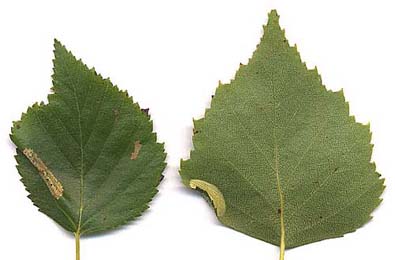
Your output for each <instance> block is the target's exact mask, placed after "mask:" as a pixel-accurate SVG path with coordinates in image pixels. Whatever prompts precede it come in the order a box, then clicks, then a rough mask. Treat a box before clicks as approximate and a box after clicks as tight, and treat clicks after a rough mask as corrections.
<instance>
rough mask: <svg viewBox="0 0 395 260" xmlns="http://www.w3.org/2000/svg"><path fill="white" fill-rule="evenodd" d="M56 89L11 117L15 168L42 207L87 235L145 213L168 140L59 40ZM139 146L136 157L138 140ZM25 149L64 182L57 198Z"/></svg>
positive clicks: (143, 115) (57, 44)
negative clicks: (16, 117) (18, 117)
mask: <svg viewBox="0 0 395 260" xmlns="http://www.w3.org/2000/svg"><path fill="white" fill-rule="evenodd" d="M54 46H55V50H54V54H55V59H54V74H53V88H52V90H53V92H54V93H52V94H50V95H49V96H48V101H49V103H48V104H44V103H41V104H35V105H33V107H31V108H29V109H28V111H27V112H26V113H25V114H23V116H22V119H21V120H20V121H18V122H15V123H14V127H13V129H12V134H11V139H12V140H13V142H14V143H15V144H16V146H17V151H18V154H17V156H16V159H17V162H18V170H19V173H20V174H21V176H22V181H23V183H24V184H25V186H26V188H27V190H28V192H29V193H30V195H29V196H30V198H31V199H32V200H33V203H34V204H35V205H36V206H38V207H39V209H40V211H42V212H44V213H45V214H46V215H48V216H49V217H51V218H52V219H54V220H55V221H56V222H57V223H59V224H60V225H61V226H62V227H64V228H65V229H66V230H68V231H71V232H74V233H78V234H83V235H84V234H89V233H96V232H101V231H106V230H109V229H113V228H115V227H117V226H120V225H123V224H125V223H127V222H129V221H131V220H132V219H134V218H136V217H138V216H140V215H141V214H142V212H143V211H144V210H146V209H147V208H148V205H147V204H148V203H149V202H150V201H151V199H152V198H153V196H154V195H155V194H156V193H157V188H156V187H157V185H158V184H159V182H160V180H161V176H162V175H161V173H162V171H163V170H164V167H165V163H164V159H165V153H164V147H163V144H158V143H157V142H156V135H155V134H154V133H153V132H152V130H153V129H152V128H153V127H152V121H150V119H149V116H148V115H146V114H144V113H143V112H142V111H141V110H140V108H139V106H138V105H137V104H136V103H134V102H133V100H132V98H130V97H129V96H128V94H127V93H126V92H122V91H119V90H118V88H117V87H116V86H113V85H112V83H111V82H110V81H109V80H108V79H103V78H102V77H101V76H100V75H98V74H97V73H96V72H95V71H94V69H89V68H88V67H86V65H85V64H83V63H82V61H81V60H77V59H76V58H75V57H74V56H73V55H72V54H71V52H69V51H68V50H67V49H66V48H65V47H64V46H63V45H62V44H61V43H60V42H59V41H56V40H55V44H54ZM137 141H138V142H139V144H140V149H139V152H138V154H137V155H136V156H135V158H134V160H131V154H132V153H133V152H134V150H133V149H134V145H135V142H137ZM23 149H32V150H33V151H35V153H36V154H37V156H38V157H39V158H40V160H41V161H42V162H43V163H44V164H45V165H46V167H47V169H50V171H51V172H52V173H53V175H54V176H55V177H56V179H58V180H59V182H60V183H61V184H62V186H63V187H64V192H63V194H62V196H60V197H59V198H58V199H56V198H54V197H53V195H52V194H51V192H50V189H48V187H46V186H45V180H44V179H43V178H42V176H41V177H40V174H39V173H40V171H38V169H37V167H34V165H32V163H31V162H29V160H27V158H26V156H25V155H23V154H22V153H21V151H22V150H23Z"/></svg>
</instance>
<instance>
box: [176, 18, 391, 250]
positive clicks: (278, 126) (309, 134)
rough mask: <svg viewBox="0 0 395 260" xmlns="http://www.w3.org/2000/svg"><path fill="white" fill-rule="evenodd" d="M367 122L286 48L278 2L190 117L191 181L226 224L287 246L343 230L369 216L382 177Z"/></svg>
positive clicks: (184, 167) (185, 171)
mask: <svg viewBox="0 0 395 260" xmlns="http://www.w3.org/2000/svg"><path fill="white" fill-rule="evenodd" d="M370 141H371V133H370V130H369V126H366V125H362V124H360V123H357V122H355V119H354V117H351V116H350V115H349V107H348V103H347V102H345V100H344V96H343V92H342V91H339V92H332V91H330V90H326V88H325V87H324V86H323V85H322V82H321V78H320V76H319V75H318V72H317V70H316V69H314V70H308V69H307V68H306V66H305V64H304V63H302V61H301V59H300V56H299V53H298V52H297V49H296V47H290V46H289V44H288V41H287V40H286V38H285V35H284V31H283V30H282V29H281V28H280V26H279V17H278V15H277V13H276V11H272V12H271V13H270V14H269V21H268V24H267V25H266V26H265V27H264V35H263V37H262V39H261V43H260V44H259V45H258V46H257V49H256V51H255V52H254V54H253V56H252V58H251V59H250V60H249V62H248V65H241V66H240V69H239V71H238V72H237V73H236V76H235V78H234V80H232V81H231V83H230V84H221V83H220V86H219V87H218V88H217V90H216V93H215V96H214V97H213V99H212V102H211V108H210V109H208V110H207V111H206V114H205V117H204V118H203V119H200V120H197V121H195V122H194V136H193V145H194V149H193V151H192V152H191V155H190V159H189V160H187V161H183V162H182V164H181V171H180V174H181V176H182V179H183V182H184V183H185V185H187V186H190V187H191V188H197V189H199V190H202V191H204V194H205V195H208V197H209V198H210V199H211V201H212V204H213V206H214V208H216V209H217V211H216V212H217V216H218V218H219V220H220V221H221V222H222V223H223V224H224V225H226V226H229V227H231V228H233V229H235V230H238V231H240V232H243V233H245V234H248V235H250V236H252V237H256V238H258V239H261V240H264V241H267V242H269V243H272V244H274V245H282V246H284V244H285V246H286V247H287V248H292V247H297V246H301V245H304V244H308V243H312V242H316V241H320V240H323V239H328V238H335V237H340V236H343V235H344V234H345V233H348V232H353V231H354V230H356V229H357V228H359V227H361V226H362V225H363V224H365V223H366V222H368V221H369V220H370V218H371V216H370V214H371V212H372V211H373V210H374V209H375V208H376V207H377V206H378V205H379V203H380V201H381V199H380V195H381V194H382V192H383V189H384V186H383V179H380V175H379V174H378V173H376V170H375V165H374V164H373V163H371V153H372V144H371V143H370Z"/></svg>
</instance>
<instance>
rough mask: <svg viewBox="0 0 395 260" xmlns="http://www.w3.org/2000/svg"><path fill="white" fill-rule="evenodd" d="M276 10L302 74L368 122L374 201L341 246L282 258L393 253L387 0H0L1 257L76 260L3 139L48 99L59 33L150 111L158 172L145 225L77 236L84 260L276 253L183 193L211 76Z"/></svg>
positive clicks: (243, 49) (394, 133)
mask: <svg viewBox="0 0 395 260" xmlns="http://www.w3.org/2000/svg"><path fill="white" fill-rule="evenodd" d="M272 8H276V9H277V10H278V12H279V14H280V16H281V18H280V23H281V25H282V27H283V28H285V29H286V35H287V37H288V39H289V40H290V42H291V43H292V44H294V43H297V45H298V49H299V51H300V52H301V56H302V59H303V60H304V61H306V63H307V65H308V67H314V66H315V65H316V66H317V67H318V70H319V72H320V73H321V75H322V78H323V82H324V84H325V85H326V86H327V87H328V88H329V89H334V90H338V89H340V88H344V92H345V96H346V99H347V100H348V101H350V106H351V113H352V114H354V115H356V118H357V120H358V121H360V122H363V123H368V122H370V123H371V129H372V132H373V142H374V144H375V147H374V154H373V160H374V161H375V162H376V164H377V169H378V171H379V172H380V173H382V174H383V175H384V177H385V178H386V179H387V180H386V185H387V189H386V191H385V193H384V195H383V197H384V202H383V204H382V205H381V206H380V208H379V209H378V210H376V211H375V212H374V218H373V220H372V221H371V222H370V223H369V224H367V225H366V226H365V227H364V228H362V229H359V230H358V231H357V232H355V233H352V234H348V235H346V236H345V237H344V238H339V239H332V240H326V241H323V242H319V243H314V244H310V245H306V246H303V247H300V248H296V249H293V250H288V251H287V252H286V259H287V260H309V259H311V260H313V259H320V260H325V259H328V260H329V259H331V260H333V259H358V260H364V259H369V260H371V259H386V260H388V259H389V260H391V259H395V252H394V250H393V246H394V239H393V235H394V232H395V177H394V172H395V164H394V161H395V153H394V147H395V124H394V122H395V116H394V112H395V102H394V99H395V92H394V89H395V77H394V75H395V29H394V28H395V15H394V13H395V4H393V1H392V0H388V1H384V0H375V1H363V0H355V1H354V0H346V1H345V0H331V1H317V0H313V1H307V0H298V1H295V0H289V1H280V0H273V1H270V0H266V1H248V0H240V1H231V0H195V1H191V0H157V1H153V0H144V1H132V0H129V1H114V0H113V1H99V0H95V1H81V0H79V1H71V0H68V1H62V2H61V1H55V0H48V1H39V0H34V1H32V0H26V1H18V0H12V1H1V0H0V89H1V92H0V120H1V121H0V167H1V173H0V208H1V209H0V231H1V233H0V239H1V242H0V248H1V249H0V259H41V260H45V259H57V260H62V259H67V260H70V259H74V240H73V237H72V235H70V234H68V233H66V232H64V231H63V230H61V228H60V227H58V226H57V225H56V224H55V223H54V222H53V221H52V220H51V219H49V218H48V217H46V216H45V215H43V214H41V213H39V212H38V211H37V209H36V208H35V207H34V206H33V205H32V203H31V202H30V200H29V199H27V198H26V196H27V193H26V191H25V190H24V188H23V185H22V184H21V183H20V182H19V176H18V173H17V170H16V168H15V161H14V158H13V155H14V152H15V147H14V146H13V144H12V143H11V142H10V140H9V137H8V134H9V132H10V127H11V124H12V123H11V122H12V121H13V120H17V119H19V118H20V115H21V113H22V112H24V111H25V110H26V109H27V107H28V106H29V105H31V104H32V103H34V102H36V101H46V96H47V94H48V93H49V88H50V86H51V78H50V76H51V73H52V64H51V60H52V49H53V48H52V44H53V38H54V37H56V38H57V39H59V40H60V41H61V42H62V43H63V44H65V45H66V46H67V47H68V48H69V49H70V50H71V51H73V53H74V54H75V55H76V56H77V57H79V58H82V59H83V61H84V62H85V63H86V64H88V65H89V66H95V68H96V69H97V71H98V72H100V73H101V74H102V75H104V76H105V77H111V80H112V81H113V83H114V84H117V85H118V86H119V87H120V88H122V89H127V90H128V91H129V93H130V94H131V95H133V97H134V99H135V100H136V101H138V102H139V104H140V105H141V106H142V107H149V108H150V114H151V116H152V119H153V120H154V127H155V131H156V132H157V133H158V138H159V141H161V142H165V146H166V151H167V153H168V157H167V162H168V167H167V169H166V172H165V176H166V177H165V179H164V181H163V182H162V184H161V185H160V188H159V189H160V193H159V194H158V196H156V197H155V199H154V202H153V203H152V204H151V208H150V209H149V210H148V211H147V212H146V213H145V214H144V216H143V217H142V218H140V219H139V220H138V221H135V222H134V223H132V224H130V225H127V226H125V227H124V228H122V229H120V230H117V231H114V232H111V233H109V234H106V235H100V236H96V237H92V238H88V239H83V240H82V242H81V243H82V244H81V246H82V252H81V253H82V259H83V260H88V259H91V260H93V259H95V260H100V259H116V260H121V259H174V260H181V259H189V260H198V259H199V260H201V259H235V260H236V259H237V260H239V259H248V260H255V259H257V260H258V259H259V260H261V259H277V258H278V248H277V247H275V246H272V245H270V244H267V243H265V242H262V241H259V240H256V239H253V238H250V237H248V236H246V235H243V234H241V233H238V232H236V231H233V230H231V229H228V228H226V227H223V226H222V225H220V224H219V222H218V221H217V219H216V217H215V215H214V212H213V210H211V208H210V207H209V205H208V204H207V203H206V202H205V201H204V200H203V199H202V198H201V197H200V196H199V195H198V194H195V193H193V192H191V191H189V190H187V189H186V188H184V187H183V186H182V184H181V183H180V177H179V176H178V167H179V160H180V158H187V157H188V155H189V151H190V149H191V131H192V118H200V117H202V115H203V113H204V110H205V108H206V107H208V106H209V101H210V96H211V95H212V94H213V93H214V91H215V88H216V87H217V85H218V81H219V80H221V81H223V82H228V81H229V80H230V79H231V78H232V77H233V75H234V74H235V72H236V70H237V68H238V66H239V63H240V62H242V63H246V62H247V60H248V58H249V57H250V56H251V54H252V52H253V50H254V49H255V46H256V44H257V43H258V42H259V39H260V37H261V35H262V25H263V24H265V23H266V21H267V13H268V12H269V11H270V9H272Z"/></svg>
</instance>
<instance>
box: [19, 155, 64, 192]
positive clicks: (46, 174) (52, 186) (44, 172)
mask: <svg viewBox="0 0 395 260" xmlns="http://www.w3.org/2000/svg"><path fill="white" fill-rule="evenodd" d="M23 154H24V155H25V156H26V157H27V158H28V159H29V161H30V162H31V163H32V164H33V165H34V167H36V169H37V171H38V173H39V174H40V176H41V178H42V179H43V181H44V182H45V184H46V185H47V187H48V189H49V191H50V192H51V194H52V196H54V198H55V199H57V200H58V199H59V198H60V197H62V196H63V186H62V184H61V183H60V182H59V181H58V179H57V178H56V177H55V175H54V174H53V173H52V172H51V170H50V169H48V167H47V166H46V165H45V163H44V162H43V161H42V160H41V159H40V158H39V157H38V155H37V154H36V153H35V152H34V151H33V150H32V149H29V148H25V149H23Z"/></svg>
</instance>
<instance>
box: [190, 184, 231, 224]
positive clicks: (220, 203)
mask: <svg viewBox="0 0 395 260" xmlns="http://www.w3.org/2000/svg"><path fill="white" fill-rule="evenodd" d="M189 186H190V187H191V188H192V189H197V188H198V189H201V190H203V191H205V192H206V193H207V195H208V196H209V197H210V199H211V201H212V202H213V205H214V208H215V209H216V210H217V216H218V217H221V216H223V215H224V214H225V211H226V204H225V199H224V196H223V195H222V193H221V191H220V190H219V189H218V188H217V187H216V186H215V185H214V184H211V183H208V182H206V181H202V180H191V181H190V182H189Z"/></svg>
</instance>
